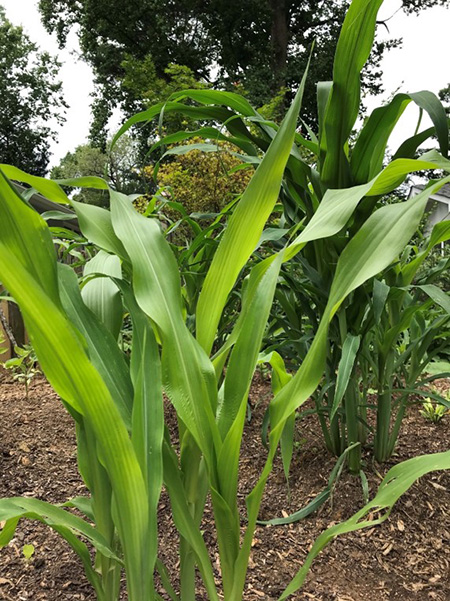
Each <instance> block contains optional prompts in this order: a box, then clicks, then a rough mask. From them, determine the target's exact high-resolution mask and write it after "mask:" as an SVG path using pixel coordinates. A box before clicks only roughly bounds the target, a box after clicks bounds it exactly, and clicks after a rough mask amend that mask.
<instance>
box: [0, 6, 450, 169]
mask: <svg viewBox="0 0 450 601" xmlns="http://www.w3.org/2000/svg"><path fill="white" fill-rule="evenodd" d="M124 1H126V0H124ZM0 4H1V5H3V6H4V8H5V10H6V15H7V17H8V18H9V19H10V20H11V21H12V22H13V23H14V24H16V25H19V24H21V25H23V27H24V29H25V31H26V32H27V33H28V35H29V36H30V38H31V39H32V40H33V41H34V42H36V43H37V44H38V45H39V46H40V47H41V48H42V49H45V50H48V51H49V52H51V53H52V54H53V55H58V56H59V59H60V61H61V62H62V63H63V67H62V69H61V73H60V76H61V79H62V81H63V83H64V92H65V97H66V101H67V103H68V104H69V106H70V109H69V110H68V112H67V122H66V124H65V125H64V126H63V127H61V128H60V130H59V139H58V142H57V143H56V144H54V145H53V146H52V152H53V157H52V161H51V164H52V165H54V164H56V163H58V161H59V159H60V158H61V157H63V156H64V155H65V154H66V153H67V152H69V151H71V150H73V149H74V148H75V147H76V146H77V145H79V144H82V143H83V142H85V140H86V137H87V135H88V131H89V121H90V110H89V104H90V97H89V95H90V93H91V92H92V90H93V82H92V79H93V77H92V71H91V69H90V68H89V67H88V66H87V65H86V64H85V63H83V62H82V61H81V60H79V58H77V51H78V43H77V39H76V35H75V34H72V35H71V37H70V38H69V47H68V49H65V50H63V51H61V50H59V49H58V45H57V43H56V40H55V38H54V37H53V36H50V35H49V34H48V33H47V32H46V31H45V30H44V28H43V26H42V25H41V22H40V19H39V13H38V10H37V4H38V0H0ZM400 4H401V3H400V0H385V2H384V4H383V5H382V8H381V12H380V19H384V18H387V17H390V16H391V15H394V16H393V18H392V19H390V20H389V22H388V25H389V33H388V32H387V31H386V29H385V28H384V27H380V28H379V36H380V38H382V39H386V38H389V37H392V38H397V37H403V40H404V42H403V46H402V48H400V49H397V50H393V51H391V52H389V53H388V54H386V56H385V59H384V60H383V64H382V69H383V84H384V87H385V88H386V94H385V95H384V98H387V97H389V95H390V94H392V92H394V91H396V90H397V89H398V88H401V91H404V92H418V91H419V90H423V89H429V90H431V91H433V92H436V93H437V92H438V91H439V90H440V89H441V88H443V87H445V86H446V85H447V84H448V83H450V71H449V69H448V57H449V37H448V34H449V31H450V11H449V10H448V9H445V8H443V7H435V8H432V9H429V10H426V11H423V12H422V13H421V14H420V16H419V17H416V16H414V15H412V16H406V15H404V13H403V12H402V11H399V12H397V13H396V11H397V9H398V8H399V6H400ZM449 4H450V1H449ZM367 103H368V105H369V107H375V106H378V105H379V104H380V103H381V100H380V98H379V97H378V98H376V99H375V100H374V101H372V100H368V101H367ZM416 115H417V110H416V109H415V107H413V106H411V105H410V106H409V107H408V108H407V110H406V111H405V115H404V116H403V117H402V119H401V120H400V122H399V124H398V126H397V128H396V130H395V131H394V133H393V136H392V138H391V144H390V146H391V147H392V148H393V149H394V150H395V149H396V148H397V146H398V145H399V144H400V143H401V142H402V141H403V140H404V139H405V138H407V137H409V136H410V135H413V133H414V129H415V125H416ZM423 127H424V128H425V127H428V121H425V120H424V121H423Z"/></svg>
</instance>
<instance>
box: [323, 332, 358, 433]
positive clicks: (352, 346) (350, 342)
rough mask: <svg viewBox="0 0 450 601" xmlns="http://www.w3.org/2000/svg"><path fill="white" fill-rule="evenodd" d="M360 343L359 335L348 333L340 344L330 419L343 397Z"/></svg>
mask: <svg viewBox="0 0 450 601" xmlns="http://www.w3.org/2000/svg"><path fill="white" fill-rule="evenodd" d="M360 344H361V336H354V335H353V334H350V333H348V334H347V337H346V339H345V341H344V344H343V345H342V355H341V360H340V361H339V366H338V372H337V378H336V392H335V394H334V399H333V405H332V407H331V413H330V421H331V420H332V419H333V418H334V416H335V415H336V411H337V410H338V409H339V407H340V404H341V402H342V399H343V398H344V394H345V391H346V390H347V386H348V383H349V380H350V376H351V374H352V371H353V367H354V365H355V360H356V355H357V353H358V350H359V346H360Z"/></svg>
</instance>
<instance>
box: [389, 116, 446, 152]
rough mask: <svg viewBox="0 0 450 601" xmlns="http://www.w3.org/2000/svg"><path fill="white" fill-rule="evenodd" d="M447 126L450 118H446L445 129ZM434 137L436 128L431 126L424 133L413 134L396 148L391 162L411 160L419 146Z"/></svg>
mask: <svg viewBox="0 0 450 601" xmlns="http://www.w3.org/2000/svg"><path fill="white" fill-rule="evenodd" d="M449 125H450V118H447V127H448V126H449ZM434 135H436V128H435V127H434V126H433V127H429V128H428V129H425V130H424V131H421V132H420V133H418V134H415V135H414V136H411V137H410V138H408V139H407V140H405V141H404V142H403V143H402V144H401V145H400V146H399V147H398V149H397V151H396V152H395V153H394V156H393V157H392V159H393V160H394V159H399V158H408V159H412V158H413V157H414V155H415V154H416V151H417V149H418V148H419V146H421V144H423V143H424V142H425V141H426V140H428V138H431V137H432V136H434Z"/></svg>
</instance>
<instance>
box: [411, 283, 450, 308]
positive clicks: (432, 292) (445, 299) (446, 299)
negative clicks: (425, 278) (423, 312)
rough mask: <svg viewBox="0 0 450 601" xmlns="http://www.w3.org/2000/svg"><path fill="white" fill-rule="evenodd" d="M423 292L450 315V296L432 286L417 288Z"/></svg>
mask: <svg viewBox="0 0 450 601" xmlns="http://www.w3.org/2000/svg"><path fill="white" fill-rule="evenodd" d="M416 288H420V290H423V291H424V292H425V293H426V294H428V296H429V297H430V298H431V299H432V300H433V301H434V302H435V303H436V304H437V305H439V306H440V307H442V308H443V309H444V311H446V312H447V313H448V314H449V315H450V295H449V294H446V293H445V292H444V291H443V290H442V289H441V288H438V287H437V286H433V285H432V284H426V285H425V286H416Z"/></svg>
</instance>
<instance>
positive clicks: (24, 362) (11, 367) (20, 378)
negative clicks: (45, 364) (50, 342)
mask: <svg viewBox="0 0 450 601" xmlns="http://www.w3.org/2000/svg"><path fill="white" fill-rule="evenodd" d="M14 353H15V355H16V356H15V357H12V358H11V359H7V360H6V361H4V363H3V364H2V365H3V367H4V368H5V369H7V370H8V371H9V372H10V373H11V375H12V378H13V380H14V381H16V382H19V383H20V384H23V385H24V387H25V398H26V399H27V400H28V392H29V388H30V384H31V382H32V381H33V380H34V378H35V377H36V376H37V375H38V374H40V373H41V372H40V370H39V367H38V365H37V357H36V354H35V352H34V350H33V347H32V346H31V345H29V344H27V345H25V346H23V347H20V346H15V347H14Z"/></svg>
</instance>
